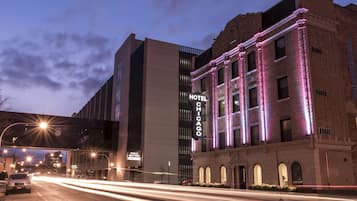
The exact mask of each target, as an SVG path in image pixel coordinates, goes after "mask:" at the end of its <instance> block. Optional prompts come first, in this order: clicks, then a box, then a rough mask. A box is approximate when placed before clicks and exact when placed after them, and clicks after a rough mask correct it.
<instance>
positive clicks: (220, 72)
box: [217, 68, 224, 85]
mask: <svg viewBox="0 0 357 201" xmlns="http://www.w3.org/2000/svg"><path fill="white" fill-rule="evenodd" d="M223 83H224V68H220V69H219V70H218V79H217V84H218V85H220V84H223Z"/></svg>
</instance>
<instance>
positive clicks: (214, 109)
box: [211, 64, 218, 149]
mask: <svg viewBox="0 0 357 201" xmlns="http://www.w3.org/2000/svg"><path fill="white" fill-rule="evenodd" d="M214 65H215V64H214ZM211 87H212V103H211V111H212V113H211V114H212V148H213V149H216V148H217V138H218V137H217V68H216V66H214V67H213V66H212V69H211Z"/></svg>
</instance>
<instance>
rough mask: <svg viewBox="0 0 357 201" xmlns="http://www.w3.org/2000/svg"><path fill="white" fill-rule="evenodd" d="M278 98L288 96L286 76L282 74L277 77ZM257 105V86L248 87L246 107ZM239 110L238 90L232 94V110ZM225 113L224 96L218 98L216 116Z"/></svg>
mask: <svg viewBox="0 0 357 201" xmlns="http://www.w3.org/2000/svg"><path fill="white" fill-rule="evenodd" d="M277 90H278V100H281V99H285V98H288V97H289V86H288V77H287V76H284V77H282V78H279V79H277ZM257 106H258V91H257V87H252V88H250V89H248V107H249V108H254V107H257ZM239 111H240V94H239V93H238V92H235V93H233V95H232V112H233V113H236V112H239ZM224 115H225V101H224V98H223V97H222V98H220V99H218V117H222V116H224Z"/></svg>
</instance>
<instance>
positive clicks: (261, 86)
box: [256, 43, 267, 142]
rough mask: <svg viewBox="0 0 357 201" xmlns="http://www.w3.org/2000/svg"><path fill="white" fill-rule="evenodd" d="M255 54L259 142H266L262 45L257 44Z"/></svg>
mask: <svg viewBox="0 0 357 201" xmlns="http://www.w3.org/2000/svg"><path fill="white" fill-rule="evenodd" d="M256 47H257V48H256V53H257V74H258V90H259V96H258V97H259V120H260V132H261V135H260V136H261V141H263V142H265V141H266V140H267V129H266V106H265V85H266V83H265V70H264V64H263V48H262V44H261V43H258V44H257V46H256Z"/></svg>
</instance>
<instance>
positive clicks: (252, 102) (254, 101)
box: [249, 87, 258, 108]
mask: <svg viewBox="0 0 357 201" xmlns="http://www.w3.org/2000/svg"><path fill="white" fill-rule="evenodd" d="M256 106H258V94H257V88H256V87H254V88H251V89H249V108H252V107H256Z"/></svg>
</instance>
